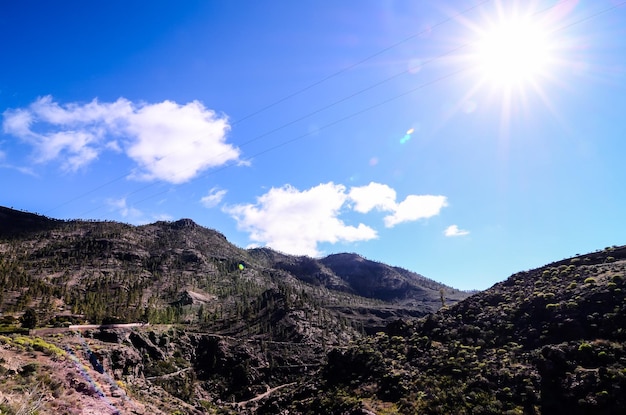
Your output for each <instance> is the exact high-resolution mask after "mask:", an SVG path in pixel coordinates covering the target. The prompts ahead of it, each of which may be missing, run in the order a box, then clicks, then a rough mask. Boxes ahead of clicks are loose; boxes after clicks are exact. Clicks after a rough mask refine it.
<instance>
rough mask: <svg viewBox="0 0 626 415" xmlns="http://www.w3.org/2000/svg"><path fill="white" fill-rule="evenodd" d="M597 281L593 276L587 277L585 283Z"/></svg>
mask: <svg viewBox="0 0 626 415" xmlns="http://www.w3.org/2000/svg"><path fill="white" fill-rule="evenodd" d="M595 283H596V279H595V278H593V277H588V278H585V284H595Z"/></svg>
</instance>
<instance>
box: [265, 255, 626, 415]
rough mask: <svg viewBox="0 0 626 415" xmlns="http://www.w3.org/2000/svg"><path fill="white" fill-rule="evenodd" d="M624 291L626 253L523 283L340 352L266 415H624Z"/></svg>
mask: <svg viewBox="0 0 626 415" xmlns="http://www.w3.org/2000/svg"><path fill="white" fill-rule="evenodd" d="M625 281H626V246H621V247H609V248H606V249H604V250H602V251H598V252H594V253H590V254H587V255H579V256H576V257H574V258H570V259H566V260H562V261H559V262H555V263H552V264H549V265H546V266H545V267H541V268H538V269H535V270H530V271H526V272H520V273H517V274H514V275H512V276H511V277H509V278H508V279H506V280H505V281H503V282H501V283H498V284H496V285H495V286H493V287H491V288H490V289H488V290H486V291H483V292H480V293H477V294H475V295H473V296H471V297H469V298H467V299H465V300H463V301H461V302H459V303H457V304H455V305H453V306H451V307H445V308H443V309H441V310H439V312H437V313H435V314H431V315H429V316H427V317H425V318H422V319H413V320H404V321H396V322H394V323H393V324H391V325H389V326H388V327H387V330H386V332H385V333H379V334H378V335H376V336H371V337H368V338H366V339H363V340H361V341H358V342H357V343H355V344H353V345H352V346H350V347H348V348H343V349H339V348H337V349H334V350H332V351H331V352H330V353H329V355H328V360H327V363H326V364H325V366H324V368H323V369H322V371H321V373H322V375H321V376H320V378H318V379H316V380H315V381H314V382H312V383H311V384H310V385H309V386H307V387H306V388H303V389H301V390H300V391H294V392H293V394H292V395H283V396H275V397H274V401H272V400H270V401H268V402H266V404H265V408H268V409H263V408H261V410H259V411H258V412H257V413H271V411H272V410H271V408H272V407H281V408H287V409H288V410H289V411H290V412H289V413H316V412H315V411H318V413H320V412H319V411H321V412H325V413H337V414H338V413H350V414H364V413H367V414H371V413H402V414H414V413H420V414H450V413H454V414H571V415H576V414H581V415H582V414H590V413H593V414H621V413H624V410H625V408H626V394H625V393H624V392H626V296H625V290H626V282H625ZM305 390H314V391H315V393H312V394H307V393H306V392H305ZM313 408H317V409H315V410H314V409H313Z"/></svg>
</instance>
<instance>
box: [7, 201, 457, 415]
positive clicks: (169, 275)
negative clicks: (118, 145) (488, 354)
mask: <svg viewBox="0 0 626 415" xmlns="http://www.w3.org/2000/svg"><path fill="white" fill-rule="evenodd" d="M0 289H1V290H0V312H1V316H0V332H4V335H3V336H2V337H0V343H2V347H0V372H1V373H0V374H2V375H3V376H2V380H0V410H1V411H2V413H5V412H6V413H23V411H22V410H31V412H32V411H33V410H35V409H37V408H39V409H38V410H39V412H40V413H76V414H79V413H80V414H88V413H94V414H96V413H97V414H100V413H124V414H125V413H154V414H161V413H174V412H175V411H179V412H178V413H242V412H246V411H248V412H251V411H253V410H254V408H256V407H257V406H258V405H259V404H261V403H262V402H264V401H265V400H266V399H267V398H269V397H270V396H272V395H274V394H277V393H288V392H289V391H290V390H293V388H295V387H296V386H297V385H299V384H301V383H302V381H303V380H304V379H314V378H315V377H316V376H317V373H318V372H319V370H320V365H321V363H322V362H323V361H324V360H325V356H326V353H327V352H328V350H330V348H332V347H345V346H346V345H347V344H349V342H351V341H353V340H356V339H359V338H361V337H363V336H364V335H366V333H375V332H377V331H379V330H381V329H383V328H384V327H385V326H386V325H387V324H388V323H389V322H391V321H394V320H395V319H398V318H415V317H419V316H424V315H426V314H428V313H430V312H432V311H435V310H437V309H438V308H440V307H441V305H442V302H445V303H448V304H450V303H455V302H457V301H458V300H460V299H462V298H464V297H467V295H468V293H464V292H460V291H458V290H455V289H453V288H450V287H446V286H444V285H441V284H438V283H436V282H434V281H432V280H429V279H427V278H424V277H422V276H420V275H418V274H415V273H412V272H409V271H406V270H403V269H399V268H394V267H391V266H387V265H385V264H380V263H376V262H372V261H369V260H367V259H365V258H362V257H360V256H358V255H355V254H345V255H336V256H332V257H329V258H325V259H321V260H320V259H313V258H308V257H294V256H289V255H284V254H281V253H278V252H275V251H272V250H269V249H252V250H244V249H240V248H238V247H236V246H234V245H232V244H230V243H229V242H228V241H227V240H226V238H225V237H224V236H223V235H222V234H220V233H219V232H216V231H214V230H211V229H207V228H204V227H201V226H198V225H197V224H195V223H194V222H193V221H191V220H189V219H182V220H179V221H175V222H157V223H154V224H149V225H144V226H138V227H136V226H130V225H126V224H122V223H115V222H95V221H93V222H91V221H60V220H55V219H50V218H45V217H42V216H38V215H33V214H30V213H26V212H17V211H14V210H11V209H7V208H0ZM137 322H142V323H148V324H147V325H146V326H139V327H137V325H136V324H135V325H134V326H133V327H126V328H111V326H107V327H106V328H104V327H102V328H98V329H89V330H86V329H84V328H81V329H80V330H78V329H74V328H73V326H72V325H76V324H86V323H95V324H100V323H107V324H109V323H137ZM32 327H35V328H36V329H35V330H34V331H33V330H31V331H30V332H28V330H26V328H32ZM116 327H118V326H116ZM0 334H2V333H0Z"/></svg>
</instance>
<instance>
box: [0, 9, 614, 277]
mask: <svg viewBox="0 0 626 415" xmlns="http://www.w3.org/2000/svg"><path fill="white" fill-rule="evenodd" d="M0 36H1V38H2V39H4V41H3V43H2V48H1V49H0V50H1V51H2V57H3V59H2V61H3V63H2V65H0V112H1V113H2V129H1V131H0V180H1V183H2V190H1V191H0V205H4V206H8V207H13V208H16V209H23V210H27V211H31V212H36V213H40V214H45V215H47V216H50V217H55V218H62V219H75V218H80V219H98V220H102V219H107V220H116V221H122V222H127V223H132V224H144V223H150V222H154V221H156V220H177V219H179V218H192V219H193V220H195V221H196V222H197V223H199V224H201V225H203V226H206V227H209V228H213V229H217V230H219V231H220V232H222V233H224V234H225V235H226V237H227V238H228V239H229V240H230V241H231V242H233V243H235V244H236V245H238V246H241V247H249V246H270V247H273V248H275V249H278V250H280V251H283V252H287V253H292V254H302V255H310V256H323V255H327V254H331V253H337V252H356V253H359V254H361V255H363V256H365V257H367V258H369V259H373V260H377V261H381V262H385V263H388V264H391V265H397V266H402V267H404V268H407V269H410V270H412V271H416V272H418V273H421V274H423V275H425V276H427V277H429V278H432V279H435V280H438V281H441V282H444V283H446V284H449V285H452V286H454V287H457V288H462V289H484V288H487V287H489V286H491V285H492V284H494V283H496V282H498V281H501V280H504V279H505V278H507V277H508V276H509V275H510V274H512V273H514V272H517V271H522V270H526V269H530V268H533V267H536V266H540V265H543V264H545V263H548V262H551V261H553V260H558V259H561V258H565V257H568V256H572V255H575V254H577V253H585V252H588V251H593V250H596V249H602V248H604V247H606V246H610V245H621V244H624V243H626V239H625V236H624V235H625V234H626V233H625V232H624V231H625V230H626V221H625V220H624V214H623V212H624V207H625V204H626V191H625V190H624V183H625V182H626V167H625V163H624V155H625V154H626V143H625V141H626V140H625V139H626V6H625V5H624V4H623V2H621V1H618V0H594V1H590V0H569V1H568V0H565V1H561V2H557V1H524V2H521V1H520V2H516V1H514V0H510V1H506V2H502V1H496V0H482V1H480V0H479V1H476V0H474V1H461V0H459V1H449V2H445V4H444V2H415V1H391V0H388V1H378V0H377V1H368V0H362V1H358V2H357V1H335V2H319V1H309V0H302V1H297V2H294V1H268V2H253V1H237V0H234V1H219V2H218V1H191V0H190V1H185V2H172V1H150V2H139V1H136V2H123V1H111V0H109V1H90V2H84V1H80V2H79V1H67V2H63V3H53V2H38V1H37V2H36V1H20V2H17V1H12V2H10V1H5V2H2V3H0Z"/></svg>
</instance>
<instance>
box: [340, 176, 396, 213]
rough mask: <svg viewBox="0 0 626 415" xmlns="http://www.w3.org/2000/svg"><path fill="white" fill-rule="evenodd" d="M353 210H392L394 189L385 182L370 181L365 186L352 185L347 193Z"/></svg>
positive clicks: (394, 205) (394, 195)
mask: <svg viewBox="0 0 626 415" xmlns="http://www.w3.org/2000/svg"><path fill="white" fill-rule="evenodd" d="M348 196H349V197H350V199H351V200H352V201H353V202H354V207H353V208H354V210H356V211H357V212H360V213H367V212H369V211H371V210H372V209H377V210H380V211H386V212H389V211H393V210H395V208H396V191H395V190H393V189H392V188H391V187H389V186H387V185H386V184H380V183H374V182H371V183H370V184H368V185H367V186H361V187H353V188H351V189H350V193H349V194H348Z"/></svg>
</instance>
